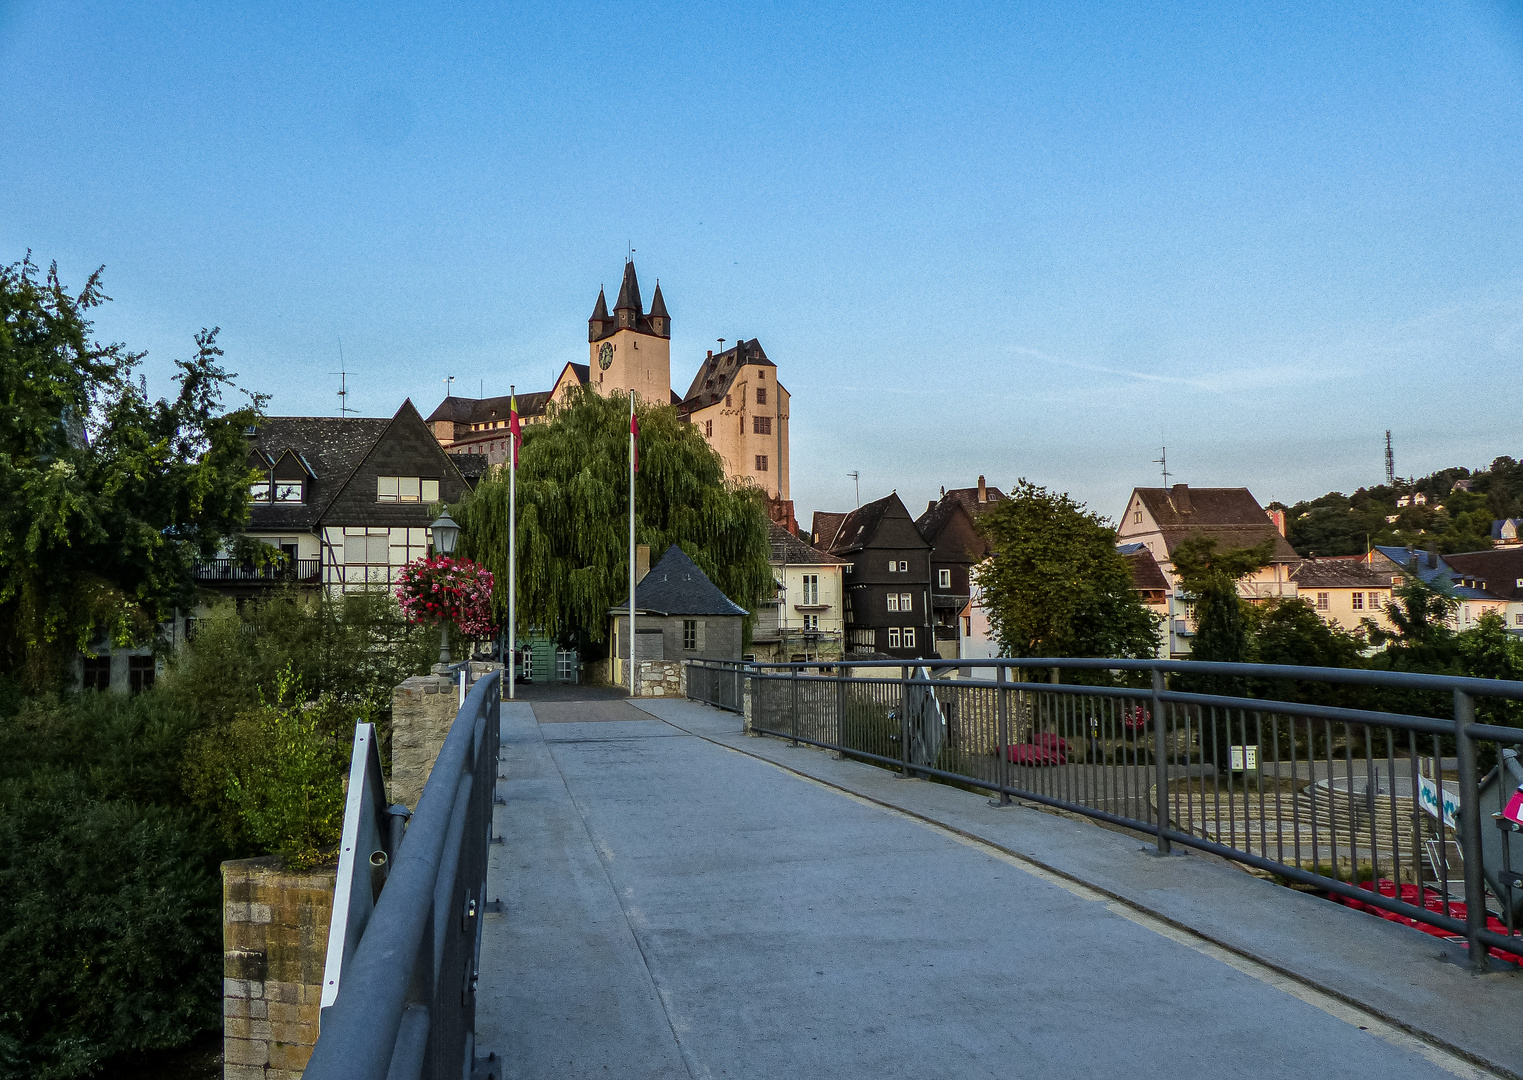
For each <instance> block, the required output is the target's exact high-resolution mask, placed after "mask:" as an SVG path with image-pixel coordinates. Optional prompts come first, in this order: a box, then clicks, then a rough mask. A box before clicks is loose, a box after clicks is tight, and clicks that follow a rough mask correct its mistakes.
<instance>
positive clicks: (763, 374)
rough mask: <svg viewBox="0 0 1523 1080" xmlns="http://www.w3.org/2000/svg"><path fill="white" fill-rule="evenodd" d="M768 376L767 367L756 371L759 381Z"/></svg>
mask: <svg viewBox="0 0 1523 1080" xmlns="http://www.w3.org/2000/svg"><path fill="white" fill-rule="evenodd" d="M766 377H767V369H766V368H762V369H761V370H760V371H758V372H757V373H756V378H757V381H758V382H760V381H761V380H762V379H765V378H766Z"/></svg>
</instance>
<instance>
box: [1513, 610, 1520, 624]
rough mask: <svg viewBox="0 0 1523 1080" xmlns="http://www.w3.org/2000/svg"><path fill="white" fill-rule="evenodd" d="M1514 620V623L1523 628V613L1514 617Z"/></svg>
mask: <svg viewBox="0 0 1523 1080" xmlns="http://www.w3.org/2000/svg"><path fill="white" fill-rule="evenodd" d="M1512 620H1513V622H1515V623H1517V624H1518V625H1519V626H1523V611H1520V612H1518V613H1517V614H1516V615H1514V616H1513V617H1512Z"/></svg>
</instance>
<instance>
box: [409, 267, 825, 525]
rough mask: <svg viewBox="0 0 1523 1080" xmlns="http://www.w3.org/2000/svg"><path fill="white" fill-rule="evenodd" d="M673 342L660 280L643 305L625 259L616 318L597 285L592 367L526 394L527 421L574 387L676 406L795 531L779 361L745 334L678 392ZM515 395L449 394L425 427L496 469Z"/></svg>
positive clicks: (521, 407)
mask: <svg viewBox="0 0 1523 1080" xmlns="http://www.w3.org/2000/svg"><path fill="white" fill-rule="evenodd" d="M722 343H723V342H722V341H721V344H722ZM671 344H672V320H671V316H670V315H669V314H668V313H667V310H666V300H665V298H664V297H663V296H662V295H661V284H660V282H657V283H656V291H655V292H654V293H653V294H652V296H651V302H650V310H649V311H646V310H645V308H644V305H643V303H642V301H641V299H640V281H639V278H638V277H637V276H636V274H635V264H634V262H633V261H628V260H626V262H625V263H624V280H623V281H622V282H621V283H620V285H619V296H618V299H617V300H615V301H614V305H613V312H612V313H611V314H610V312H609V310H608V300H607V297H606V296H605V295H604V292H603V290H602V289H601V288H600V289H599V290H598V299H597V303H596V304H595V305H593V309H592V316H591V317H590V318H589V319H588V320H587V363H586V364H575V363H572V364H567V365H566V366H565V367H564V368H562V369H561V372H560V374H559V375H558V376H557V377H556V380H555V383H554V385H553V386H552V387H551V388H550V389H549V390H539V391H533V392H529V393H522V394H519V395H518V415H519V418H520V420H521V422H522V423H525V424H532V423H544V422H545V421H546V419H547V416H546V408H547V406H548V405H549V404H550V403H551V402H553V401H558V400H562V399H563V398H564V396H565V394H566V393H567V391H568V390H570V389H571V388H573V387H577V386H591V387H592V388H593V389H594V390H596V391H597V392H598V393H600V394H627V393H628V392H629V391H631V390H633V391H634V392H635V393H636V395H638V396H639V398H640V400H642V401H645V402H663V403H670V404H671V405H674V406H675V407H676V409H677V413H678V415H679V416H680V417H681V418H682V419H683V420H684V421H685V422H687V423H690V424H693V425H695V426H696V427H697V429H698V431H699V433H700V434H701V435H702V436H703V437H704V439H705V440H706V441H707V442H708V444H709V445H710V446H712V447H713V448H714V449H715V450H716V451H717V452H718V453H719V456H720V458H721V459H722V460H723V461H724V468H725V475H726V476H728V477H730V478H731V479H734V480H739V481H741V482H749V483H751V484H754V485H755V486H756V487H758V488H760V489H761V490H762V491H763V492H765V493H766V495H767V501H768V510H769V514H770V516H771V517H772V519H773V520H774V521H777V522H778V523H779V524H782V525H785V526H788V527H789V528H790V529H792V530H793V531H795V532H796V531H797V526H796V525H795V524H794V520H793V503H792V499H791V497H790V494H789V488H788V465H789V461H788V414H789V411H790V410H789V400H790V398H789V394H788V391H787V389H785V388H784V386H783V384H782V383H781V382H779V381H778V377H777V365H776V364H774V363H773V362H772V361H771V360H770V359H768V357H767V354H766V352H765V351H763V349H762V347H761V342H759V341H757V340H756V339H755V338H752V339H751V340H749V341H746V340H738V341H736V342H735V344H734V345H732V346H730V347H729V348H728V349H725V350H723V351H721V352H719V353H715V352H714V351H713V350H709V352H708V355H707V356H705V357H704V359H703V361H702V362H701V363H700V364H699V365H698V371H697V373H696V374H695V375H694V376H693V379H692V382H691V383H689V384H688V388H687V393H686V394H684V395H678V394H676V393H674V392H673V390H672V376H671ZM508 401H509V399H508V398H507V397H492V398H460V397H452V396H451V397H446V398H445V399H444V400H443V401H442V402H440V404H439V407H438V408H437V409H435V410H434V411H433V413H432V414H431V415H430V416H429V418H428V424H429V427H430V428H431V429H432V430H433V432H434V437H435V438H437V439H438V440H439V443H440V445H442V446H443V447H444V448H445V449H446V450H448V451H449V452H450V453H451V454H478V455H483V456H484V457H485V460H486V463H487V464H489V465H498V464H501V463H503V462H505V461H506V460H507V454H508Z"/></svg>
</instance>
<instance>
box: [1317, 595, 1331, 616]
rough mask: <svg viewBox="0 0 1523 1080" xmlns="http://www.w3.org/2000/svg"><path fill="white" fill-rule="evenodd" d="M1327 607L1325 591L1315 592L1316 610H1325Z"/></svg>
mask: <svg viewBox="0 0 1523 1080" xmlns="http://www.w3.org/2000/svg"><path fill="white" fill-rule="evenodd" d="M1327 607H1328V604H1327V593H1325V592H1319V593H1318V594H1317V610H1318V611H1326V610H1327Z"/></svg>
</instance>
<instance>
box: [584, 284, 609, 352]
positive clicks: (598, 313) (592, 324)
mask: <svg viewBox="0 0 1523 1080" xmlns="http://www.w3.org/2000/svg"><path fill="white" fill-rule="evenodd" d="M612 322H613V320H612V319H610V318H609V317H608V301H607V300H605V299H604V298H603V289H602V287H601V286H600V287H599V288H598V302H597V306H595V307H594V308H593V309H592V318H590V319H588V320H587V340H588V341H597V340H599V339H600V338H602V337H604V336H605V335H606V334H607V333H608V326H609V324H610V323H612Z"/></svg>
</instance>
